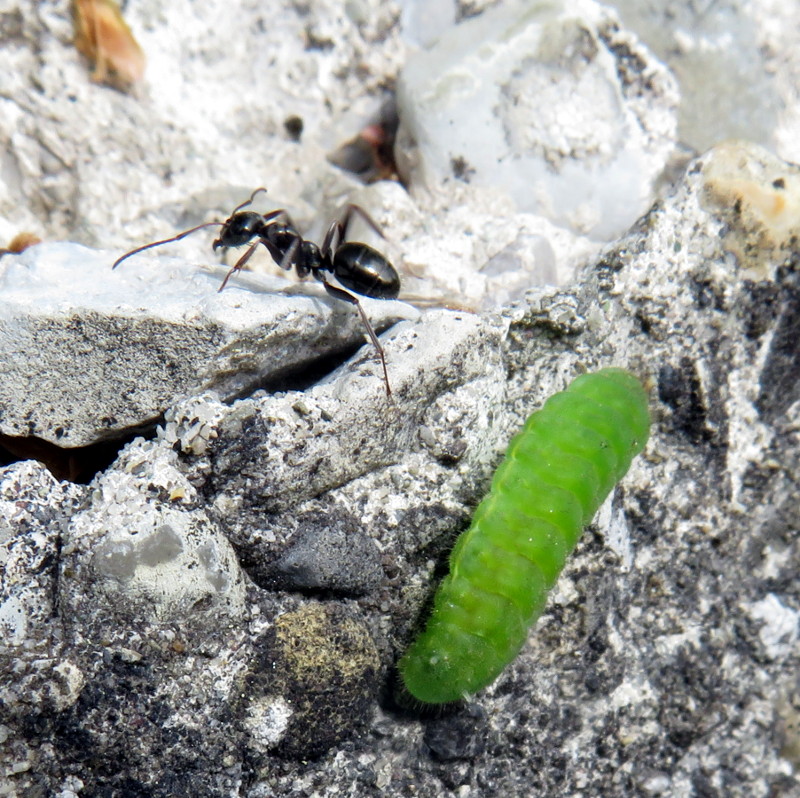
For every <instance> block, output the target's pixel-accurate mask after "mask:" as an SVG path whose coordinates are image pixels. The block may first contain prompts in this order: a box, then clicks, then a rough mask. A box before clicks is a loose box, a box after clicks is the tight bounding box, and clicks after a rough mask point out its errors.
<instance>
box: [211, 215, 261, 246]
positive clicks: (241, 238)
mask: <svg viewBox="0 0 800 798" xmlns="http://www.w3.org/2000/svg"><path fill="white" fill-rule="evenodd" d="M263 226H264V218H263V217H262V216H261V214H260V213H256V212H255V211H241V212H240V213H234V214H233V216H231V217H230V219H228V220H227V221H226V222H225V224H223V225H222V230H220V233H219V238H218V239H216V240H215V241H214V243H213V245H212V246H213V247H214V249H215V250H216V249H218V248H219V247H241V246H243V245H244V244H249V243H250V241H252V240H253V238H254V237H255V236H257V235H258V234H259V232H260V231H261V228H262V227H263Z"/></svg>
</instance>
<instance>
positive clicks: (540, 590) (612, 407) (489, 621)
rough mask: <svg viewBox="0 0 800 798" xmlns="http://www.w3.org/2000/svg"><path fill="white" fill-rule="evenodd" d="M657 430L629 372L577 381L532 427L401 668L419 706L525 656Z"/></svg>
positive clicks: (501, 474)
mask: <svg viewBox="0 0 800 798" xmlns="http://www.w3.org/2000/svg"><path fill="white" fill-rule="evenodd" d="M649 426H650V419H649V415H648V410H647V394H646V393H645V391H644V388H643V387H642V385H641V383H640V382H639V380H637V379H636V377H634V376H633V375H632V374H630V373H629V372H627V371H625V370H623V369H620V368H606V369H603V370H601V371H598V372H596V373H594V374H584V375H583V376H581V377H578V378H577V379H576V380H575V381H574V382H573V383H572V384H571V385H570V386H569V387H568V388H567V389H566V390H565V391H562V392H561V393H557V394H555V395H554V396H551V397H550V398H549V399H548V400H547V402H545V404H544V407H542V409H541V410H539V411H538V412H536V413H534V414H533V415H532V416H531V417H530V418H529V419H528V421H527V422H526V424H525V426H524V427H523V429H522V431H521V432H520V433H519V434H518V435H517V436H516V437H515V438H514V439H513V440H512V441H511V444H510V446H509V447H508V452H507V453H506V457H505V460H504V461H503V463H502V464H501V465H500V467H499V468H498V469H497V471H496V473H495V475H494V479H493V480H492V487H491V490H490V492H489V495H488V496H487V497H486V498H485V499H484V500H483V501H482V502H481V503H480V505H479V506H478V509H477V510H476V511H475V516H474V517H473V519H472V524H471V525H470V527H469V529H467V530H466V531H465V532H463V533H462V534H461V536H460V537H459V538H458V540H457V541H456V545H455V547H454V549H453V552H452V554H451V555H450V573H449V574H448V576H447V577H446V578H445V579H444V581H443V582H442V584H441V585H440V586H439V589H438V590H437V592H436V595H435V597H434V602H433V611H432V613H431V617H430V619H429V620H428V623H427V626H426V627H425V630H424V631H423V632H422V634H421V635H420V636H419V637H417V639H416V640H415V641H414V642H413V644H412V645H411V647H410V648H409V649H408V651H407V652H406V653H405V655H404V656H403V657H402V658H401V659H400V661H399V663H398V669H399V671H400V674H401V676H402V679H403V682H404V684H405V687H406V689H407V690H408V692H409V693H410V694H411V695H412V696H414V698H416V699H417V700H419V701H422V702H424V703H427V704H442V703H448V702H452V701H458V700H459V699H461V698H464V697H465V696H468V695H469V694H470V693H474V692H475V691H477V690H480V689H481V688H483V687H486V685H488V684H490V683H491V682H493V681H494V679H495V678H496V677H497V676H498V675H499V674H500V672H501V671H502V670H503V668H505V666H506V665H507V664H508V663H509V662H510V661H511V660H512V659H513V658H514V657H515V656H516V654H517V653H518V652H519V650H520V648H522V645H523V644H524V642H525V640H526V638H527V635H528V629H529V628H530V626H531V624H532V623H533V622H534V621H535V620H536V618H538V616H539V614H540V613H541V611H542V609H543V608H544V605H545V601H546V598H547V591H548V590H549V589H550V588H551V587H552V586H553V583H554V582H555V580H556V578H557V577H558V574H559V573H560V572H561V569H562V568H563V566H564V562H565V560H566V558H567V555H568V554H569V553H570V552H571V551H572V550H573V548H574V547H575V544H576V543H577V542H578V538H579V537H580V534H581V531H582V529H583V527H584V526H585V525H586V524H588V523H589V522H590V521H591V519H592V517H593V516H594V514H595V512H596V511H597V509H598V507H599V506H600V505H601V504H602V503H603V501H604V500H605V498H606V496H608V494H609V493H610V491H611V489H612V488H613V487H614V485H615V484H616V483H617V482H618V481H619V480H620V479H622V477H623V476H624V475H625V474H626V472H627V471H628V467H629V466H630V464H631V460H632V459H633V458H634V457H635V456H636V455H637V454H638V453H639V452H641V451H642V449H643V448H644V445H645V443H646V442H647V436H648V430H649Z"/></svg>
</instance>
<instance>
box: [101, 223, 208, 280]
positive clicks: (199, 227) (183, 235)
mask: <svg viewBox="0 0 800 798" xmlns="http://www.w3.org/2000/svg"><path fill="white" fill-rule="evenodd" d="M222 224H223V223H222V222H205V223H204V224H198V225H197V227H193V228H192V229H191V230H184V231H183V232H182V233H180V234H179V235H176V236H172V238H165V239H163V240H162V241H151V242H150V243H149V244H145V245H144V246H143V247H136V249H132V250H131V251H130V252H126V253H125V254H124V255H123V256H122V257H121V258H117V259H116V260H115V261H114V265H113V266H112V267H111V268H112V269H116V268H117V266H119V265H120V263H122V261H124V260H127V259H128V258H130V257H131V256H132V255H138V254H139V253H140V252H144V251H145V250H146V249H150V248H151V247H160V246H161V245H162V244H169V243H170V242H171V241H180V240H181V239H182V238H186V236H188V235H191V234H192V233H196V232H197V231H198V230H202V229H203V228H204V227H215V226H216V227H222Z"/></svg>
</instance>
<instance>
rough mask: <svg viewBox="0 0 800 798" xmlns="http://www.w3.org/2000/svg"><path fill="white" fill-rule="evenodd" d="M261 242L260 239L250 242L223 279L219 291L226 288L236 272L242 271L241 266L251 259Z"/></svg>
mask: <svg viewBox="0 0 800 798" xmlns="http://www.w3.org/2000/svg"><path fill="white" fill-rule="evenodd" d="M260 243H261V242H260V241H254V242H253V243H252V244H250V246H249V247H248V248H247V249H246V250H245V253H244V255H242V257H241V258H239V260H237V261H236V263H234V264H233V266H231V268H230V270H229V271H228V273H227V274H226V275H225V279H224V280H223V281H222V285H221V286H220V287H219V288H218V289H217V293H219V292H220V291H222V289H223V288H225V286H226V285H227V284H228V280H230V278H231V276H232V275H233V274H234V273H235V272H238V271H240V270H241V268H242V267H243V266H244V265H245V263H247V261H249V260H250V258H251V257H252V256H253V253H254V252H255V251H256V247H257V246H258V245H259V244H260Z"/></svg>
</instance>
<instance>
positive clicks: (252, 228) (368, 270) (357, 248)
mask: <svg viewBox="0 0 800 798" xmlns="http://www.w3.org/2000/svg"><path fill="white" fill-rule="evenodd" d="M261 191H266V189H265V188H263V187H262V188H257V189H256V190H255V191H254V192H253V193H252V194H251V195H250V199H249V200H247V201H246V202H243V203H242V204H241V205H237V206H236V207H235V208H234V209H233V212H232V213H231V215H230V216H229V217H228V219H226V220H225V221H224V222H206V223H205V224H199V225H197V227H192V228H191V229H190V230H184V231H183V232H182V233H179V234H178V235H176V236H173V237H172V238H165V239H164V240H163V241H153V242H152V243H151V244H145V245H144V246H143V247H137V248H136V249H132V250H131V251H130V252H126V253H125V254H124V255H123V256H122V257H120V258H117V260H115V261H114V265H113V266H112V267H111V268H112V269H116V268H117V266H119V264H120V263H122V261H124V260H125V259H126V258H130V257H131V255H136V254H137V253H139V252H143V251H144V250H145V249H150V248H151V247H158V246H161V244H169V243H170V242H172V241H180V240H181V239H182V238H185V237H186V236H188V235H191V234H192V233H194V232H196V231H197V230H201V229H202V228H204V227H212V226H219V227H221V228H222V229H221V230H220V234H219V238H217V239H216V240H215V241H214V243H213V245H212V246H213V248H214V250H215V251H216V250H217V249H218V248H219V247H242V246H244V245H246V244H248V245H249V246H248V247H247V249H246V250H245V252H244V254H243V255H242V256H241V257H240V258H239V260H237V261H236V263H235V264H234V265H233V266H232V267H231V269H230V270H229V271H228V273H227V274H226V275H225V279H224V280H223V281H222V285H220V287H219V290H220V291H222V289H223V288H225V286H226V285H227V284H228V280H229V279H230V278H231V276H232V275H233V274H235V273H236V272H238V271H240V270H241V269H242V268H243V267H244V265H245V264H246V263H247V261H248V260H250V258H251V257H252V255H253V253H254V252H255V251H256V248H257V247H258V245H259V244H263V245H264V246H265V247H266V249H267V251H268V252H269V254H270V255H271V256H272V259H273V260H274V261H275V263H277V264H278V266H280V267H281V268H282V269H286V270H290V269H292V267H294V269H295V271H296V272H297V275H298V277H307V276H308V275H309V274H310V275H311V276H312V277H314V278H315V279H317V280H319V281H320V282H321V283H322V285H323V286H324V287H325V290H326V291H327V292H328V294H329V295H330V296H332V297H334V298H336V299H341V300H343V301H344V302H348V303H350V304H351V305H355V306H356V308H357V309H358V312H359V314H360V315H361V320H362V321H363V322H364V326H365V327H366V329H367V334H368V335H369V338H370V340H371V341H372V345H373V346H374V347H375V350H376V351H377V353H378V357H379V358H380V361H381V365H382V366H383V379H384V382H385V383H386V393H387V394H388V395H389V396H391V393H392V389H391V388H390V387H389V373H388V371H387V370H386V357H385V355H384V352H383V347H382V346H381V345H380V342H379V341H378V336H377V335H375V330H374V329H373V328H372V325H371V324H370V322H369V319H368V318H367V314H366V313H364V308H363V307H362V306H361V303H360V302H359V301H358V298H357V297H355V296H353V294H351V293H350V291H354V292H355V293H357V294H361V295H362V296H368V297H372V298H374V299H395V298H396V297H397V295H398V294H399V293H400V277H399V276H398V274H397V271H396V270H395V268H394V266H392V264H391V263H389V261H388V260H387V259H386V258H385V257H384V256H383V255H382V254H381V253H380V252H378V251H377V250H375V249H373V248H372V247H370V246H368V245H367V244H359V243H356V242H349V241H344V237H345V233H346V232H347V226H348V224H349V223H350V219H351V218H352V216H353V214H354V213H357V214H358V215H359V216H361V217H362V218H363V219H364V221H365V222H367V224H369V226H370V227H372V229H373V230H375V232H376V233H378V235H380V236H381V237H383V233H382V232H381V231H380V228H379V227H378V225H377V224H376V223H375V221H374V220H373V219H372V218H371V217H370V216H369V214H368V213H367V212H366V211H365V210H364V209H363V208H361V207H360V206H359V205H353V204H350V205H347V207H346V208H345V210H344V213H342V214H341V215H340V216H339V217H338V218H337V219H335V220H334V221H333V222H332V223H331V225H330V227H329V228H328V232H327V233H326V234H325V238H324V240H323V242H322V246H321V247H318V246H317V245H316V244H315V243H314V242H313V241H307V240H306V239H304V238H303V237H302V236H301V235H300V233H299V232H298V231H297V229H296V228H295V226H294V225H293V224H292V220H291V219H290V218H289V214H288V213H287V212H286V211H285V210H284V209H283V208H280V209H278V210H275V211H270V212H269V213H266V214H263V213H256V212H255V211H243V210H242V208H246V207H247V206H248V205H250V204H251V203H252V202H253V200H254V199H255V197H256V194H258V193H260V192H261ZM254 239H255V240H254ZM326 272H330V273H331V274H333V275H334V276H335V277H336V279H337V280H338V281H339V282H340V283H341V284H342V285H343V286H345V288H348V289H350V290H349V291H345V290H344V288H339V287H338V286H335V285H332V284H331V283H329V282H328V279H327V276H326Z"/></svg>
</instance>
